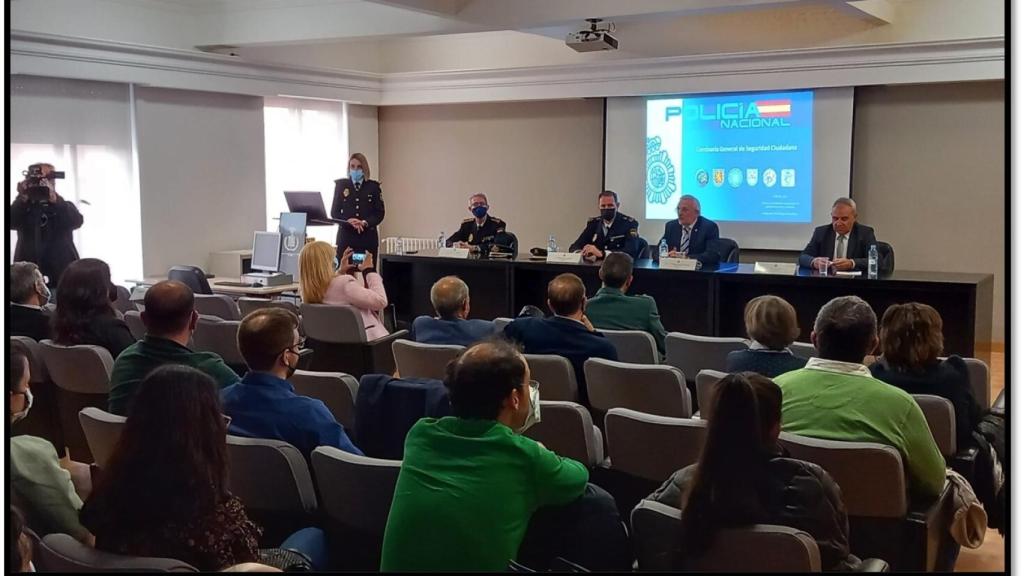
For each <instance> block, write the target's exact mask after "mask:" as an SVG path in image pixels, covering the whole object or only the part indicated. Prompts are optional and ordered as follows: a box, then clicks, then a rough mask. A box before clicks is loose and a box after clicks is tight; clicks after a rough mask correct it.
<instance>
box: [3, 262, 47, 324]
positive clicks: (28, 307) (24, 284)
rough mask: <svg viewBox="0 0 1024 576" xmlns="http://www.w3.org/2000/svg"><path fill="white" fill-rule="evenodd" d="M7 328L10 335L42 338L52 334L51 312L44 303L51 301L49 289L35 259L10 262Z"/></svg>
mask: <svg viewBox="0 0 1024 576" xmlns="http://www.w3.org/2000/svg"><path fill="white" fill-rule="evenodd" d="M10 282H11V284H10V290H11V292H10V294H11V300H10V304H9V309H10V312H9V314H8V316H7V321H8V324H7V329H8V331H9V334H10V335H11V336H28V337H29V338H31V339H33V340H35V341H37V342H38V341H39V340H46V339H47V338H50V337H51V329H50V315H49V314H48V313H47V312H46V309H45V308H43V306H44V305H45V304H46V303H47V302H49V301H50V289H49V288H47V287H46V282H45V281H44V280H43V274H42V273H41V272H40V271H39V267H38V266H36V265H35V264H33V263H32V262H15V263H14V264H12V265H11V277H10Z"/></svg>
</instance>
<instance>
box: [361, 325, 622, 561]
mask: <svg viewBox="0 0 1024 576" xmlns="http://www.w3.org/2000/svg"><path fill="white" fill-rule="evenodd" d="M445 383H446V385H447V387H448V392H449V395H450V399H451V404H452V412H453V414H454V416H449V417H445V418H440V419H437V418H424V419H422V420H420V421H419V422H417V423H416V425H415V426H413V428H412V430H410V431H409V434H408V436H407V437H406V443H405V457H404V460H403V461H402V469H401V472H400V473H399V476H398V484H397V486H396V488H395V496H394V500H393V502H392V505H391V513H390V515H389V516H388V523H387V528H386V530H385V534H384V545H383V551H382V557H381V567H380V568H381V570H382V571H385V572H390V571H468V570H473V571H483V570H486V571H505V570H507V568H508V564H509V561H510V560H513V559H515V558H517V556H518V554H519V553H520V544H521V543H522V542H523V538H524V536H525V535H526V533H527V528H528V526H529V525H530V520H531V518H532V517H533V515H534V513H535V512H536V511H537V510H538V509H540V508H542V507H545V506H562V505H566V504H570V503H573V502H574V501H579V499H580V497H581V496H582V495H584V492H585V491H587V490H588V484H587V480H588V478H589V473H588V471H587V469H586V467H585V466H584V465H583V464H580V463H579V462H576V461H575V460H570V459H568V458H562V457H560V456H558V455H556V454H555V453H554V452H551V451H550V450H548V449H546V448H545V447H544V446H542V445H541V444H539V443H537V442H536V441H534V440H531V439H529V438H526V437H524V436H522V435H520V434H519V433H520V432H522V431H523V430H524V429H525V428H526V427H527V426H528V425H529V424H532V423H533V421H535V420H536V415H538V414H539V404H538V402H539V399H538V395H537V394H536V390H537V389H536V388H531V386H530V370H529V367H528V366H527V365H526V360H525V359H524V358H523V356H522V354H520V353H519V352H518V351H517V350H516V349H515V348H514V347H513V346H512V345H511V344H509V343H507V342H504V341H493V342H484V343H481V344H477V345H476V346H473V347H472V348H470V349H469V350H467V351H466V352H464V353H463V354H462V355H461V356H460V357H459V358H457V359H456V360H455V361H454V362H452V364H451V365H449V373H448V377H447V378H446V380H445ZM601 495H602V496H604V497H607V498H608V499H610V497H608V496H607V494H606V493H603V492H601ZM611 507H612V509H614V504H611ZM614 518H615V519H614V520H613V521H612V522H611V523H612V524H613V525H614V524H615V523H616V522H617V520H618V515H617V513H616V514H614ZM619 531H620V532H621V529H620V530H619ZM620 536H621V537H622V538H621V539H622V541H623V542H624V541H625V537H624V536H625V535H624V534H620ZM592 544H594V545H595V546H596V547H597V548H602V547H603V548H614V546H602V545H601V543H600V542H593V543H592ZM588 567H590V566H588ZM627 568H628V565H627Z"/></svg>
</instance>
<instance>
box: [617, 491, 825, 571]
mask: <svg viewBox="0 0 1024 576" xmlns="http://www.w3.org/2000/svg"><path fill="white" fill-rule="evenodd" d="M681 521H682V519H681V515H680V511H679V509H677V508H673V507H671V506H666V505H665V504H662V503H660V502H655V501H653V500H641V501H640V503H639V504H637V506H636V507H635V508H633V512H632V513H631V514H630V524H631V526H632V529H633V530H632V533H633V544H634V550H635V552H636V557H637V563H638V564H639V568H640V570H642V571H658V572H669V571H675V570H679V568H680V566H679V565H678V564H677V562H678V561H679V560H680V559H678V557H677V551H678V549H679V538H680V531H681V530H682V526H681ZM686 568H687V569H690V570H696V571H700V572H820V571H821V555H820V553H819V551H818V545H817V543H816V542H815V541H814V538H813V537H811V535H810V534H807V533H806V532H802V531H800V530H797V529H795V528H789V527H787V526H775V525H770V524H754V525H752V526H748V527H744V528H730V529H727V530H722V531H720V532H718V533H717V534H716V535H715V540H714V541H713V543H712V545H711V548H710V549H709V550H708V551H707V552H705V554H704V555H703V556H702V557H700V558H698V559H695V560H693V561H688V562H686Z"/></svg>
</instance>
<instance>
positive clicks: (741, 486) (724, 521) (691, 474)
mask: <svg viewBox="0 0 1024 576" xmlns="http://www.w3.org/2000/svg"><path fill="white" fill-rule="evenodd" d="M713 398H714V399H713V401H712V402H711V406H710V409H709V417H708V432H707V439H706V440H705V442H704V449H703V450H702V451H701V456H700V460H699V461H698V462H697V463H696V464H693V465H690V466H687V467H686V468H683V469H682V470H679V471H678V472H676V473H675V474H673V475H672V477H671V478H669V479H668V480H667V481H666V482H665V484H663V485H662V486H661V488H659V489H658V490H657V491H656V492H655V493H654V494H651V495H650V496H649V497H648V499H651V500H656V501H658V502H661V503H662V504H666V505H669V506H673V507H680V508H682V525H683V531H682V532H683V533H682V538H681V539H680V556H679V563H680V565H681V567H683V568H685V567H686V566H687V564H688V563H689V562H690V561H692V560H693V559H696V558H699V557H700V556H701V555H702V554H704V553H705V552H706V551H707V550H708V549H709V548H710V547H711V546H712V545H713V544H714V540H715V537H716V535H717V534H718V532H719V531H721V530H723V529H726V528H739V527H743V526H749V525H751V524H778V525H782V526H790V527H793V528H797V529H800V530H803V531H805V532H807V533H808V534H810V535H811V536H812V537H813V538H814V539H815V540H816V541H817V543H818V549H819V551H820V553H821V565H822V567H823V568H824V569H826V570H843V569H850V568H852V567H853V566H855V565H857V564H859V563H860V560H859V559H858V558H857V557H856V556H852V555H850V545H849V527H848V524H847V518H846V509H845V507H844V506H843V501H842V497H841V494H840V492H839V487H838V486H837V485H836V483H835V482H834V481H833V480H832V478H831V477H830V476H829V475H828V473H827V472H825V471H824V470H822V469H821V468H820V467H819V466H817V465H815V464H811V463H809V462H804V461H801V460H794V459H792V458H787V457H786V454H785V452H784V450H783V449H782V447H781V446H779V444H778V438H779V431H780V429H781V421H782V390H780V389H779V387H778V386H777V385H776V384H775V383H774V382H772V381H771V380H770V379H769V378H766V377H764V376H761V375H760V374H755V373H753V372H742V373H739V374H730V375H728V376H726V377H725V378H723V379H722V380H721V381H720V382H719V383H718V385H717V386H716V392H715V395H714V397H713Z"/></svg>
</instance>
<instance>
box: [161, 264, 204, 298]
mask: <svg viewBox="0 0 1024 576" xmlns="http://www.w3.org/2000/svg"><path fill="white" fill-rule="evenodd" d="M167 279H168V280H177V281H178V282H182V283H183V284H185V285H186V286H188V287H189V288H191V289H192V293H193V294H213V290H211V289H210V282H209V281H208V280H207V279H206V273H205V272H203V269H202V268H200V267H199V266H172V267H171V269H170V270H168V271H167Z"/></svg>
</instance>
